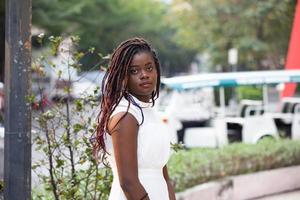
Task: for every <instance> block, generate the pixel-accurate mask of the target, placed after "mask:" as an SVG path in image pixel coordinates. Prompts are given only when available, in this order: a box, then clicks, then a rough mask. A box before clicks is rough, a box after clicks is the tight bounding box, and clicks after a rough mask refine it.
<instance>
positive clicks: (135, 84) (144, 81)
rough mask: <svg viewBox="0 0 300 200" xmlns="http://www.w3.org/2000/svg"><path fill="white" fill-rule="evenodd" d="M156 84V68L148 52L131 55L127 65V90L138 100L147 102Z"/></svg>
mask: <svg viewBox="0 0 300 200" xmlns="http://www.w3.org/2000/svg"><path fill="white" fill-rule="evenodd" d="M156 84H157V69H156V66H155V62H154V59H153V56H152V54H151V53H150V52H140V53H137V54H135V55H134V56H133V59H132V61H131V63H130V66H129V74H128V90H129V92H130V93H131V94H132V95H133V96H135V97H136V98H138V99H139V100H140V101H144V102H149V100H150V98H151V94H152V92H153V91H154V90H155V88H156Z"/></svg>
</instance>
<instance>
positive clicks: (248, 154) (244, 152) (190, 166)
mask: <svg viewBox="0 0 300 200" xmlns="http://www.w3.org/2000/svg"><path fill="white" fill-rule="evenodd" d="M298 164H300V142H299V141H291V140H270V139H264V140H263V141H261V142H260V143H258V144H255V145H253V144H242V143H236V144H232V145H228V146H225V147H223V148H220V149H203V148H198V149H192V150H189V151H180V152H178V153H176V154H173V155H172V157H171V159H170V161H169V163H168V169H169V174H170V177H171V178H172V180H173V182H174V183H175V190H176V191H177V192H179V191H183V190H185V189H187V188H190V187H193V186H195V185H197V184H201V183H204V182H207V181H210V180H215V179H220V178H223V177H226V176H231V175H238V174H246V173H251V172H256V171H262V170H268V169H274V168H280V167H286V166H291V165H298Z"/></svg>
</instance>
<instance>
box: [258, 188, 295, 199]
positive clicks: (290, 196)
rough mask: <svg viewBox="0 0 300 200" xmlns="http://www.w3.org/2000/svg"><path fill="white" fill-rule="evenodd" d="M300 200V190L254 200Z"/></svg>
mask: <svg viewBox="0 0 300 200" xmlns="http://www.w3.org/2000/svg"><path fill="white" fill-rule="evenodd" d="M299 199H300V190H295V191H290V192H285V193H281V194H276V195H271V196H266V197H262V198H258V199H253V200H299Z"/></svg>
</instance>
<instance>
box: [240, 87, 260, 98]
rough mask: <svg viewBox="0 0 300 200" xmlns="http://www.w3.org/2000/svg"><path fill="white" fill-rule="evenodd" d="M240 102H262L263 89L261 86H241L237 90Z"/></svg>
mask: <svg viewBox="0 0 300 200" xmlns="http://www.w3.org/2000/svg"><path fill="white" fill-rule="evenodd" d="M236 93H237V97H238V100H239V101H240V100H242V99H251V100H261V99H262V98H263V97H262V88H261V87H259V86H240V87H237V89H236Z"/></svg>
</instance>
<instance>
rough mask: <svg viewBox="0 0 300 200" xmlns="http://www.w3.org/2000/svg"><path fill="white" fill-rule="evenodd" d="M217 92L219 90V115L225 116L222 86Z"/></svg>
mask: <svg viewBox="0 0 300 200" xmlns="http://www.w3.org/2000/svg"><path fill="white" fill-rule="evenodd" d="M219 92H220V94H219V96H220V107H221V117H225V112H226V111H225V110H226V105H225V90H224V87H220V90H219Z"/></svg>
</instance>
